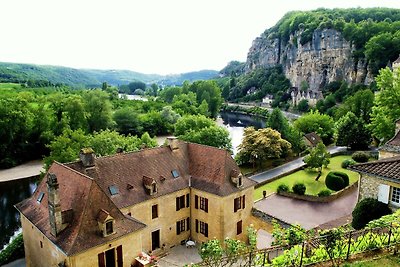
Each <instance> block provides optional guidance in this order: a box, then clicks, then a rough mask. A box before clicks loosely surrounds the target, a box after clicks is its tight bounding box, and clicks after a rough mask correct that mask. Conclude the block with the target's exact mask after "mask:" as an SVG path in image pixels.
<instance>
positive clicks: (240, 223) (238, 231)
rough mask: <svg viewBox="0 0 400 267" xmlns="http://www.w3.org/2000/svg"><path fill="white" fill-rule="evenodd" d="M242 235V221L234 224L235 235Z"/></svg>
mask: <svg viewBox="0 0 400 267" xmlns="http://www.w3.org/2000/svg"><path fill="white" fill-rule="evenodd" d="M241 233H242V221H241V220H240V221H238V222H237V223H236V234H237V235H240V234H241Z"/></svg>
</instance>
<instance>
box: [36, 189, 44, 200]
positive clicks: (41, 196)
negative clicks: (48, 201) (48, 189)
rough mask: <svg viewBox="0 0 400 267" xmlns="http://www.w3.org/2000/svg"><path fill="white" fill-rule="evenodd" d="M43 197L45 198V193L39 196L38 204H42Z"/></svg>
mask: <svg viewBox="0 0 400 267" xmlns="http://www.w3.org/2000/svg"><path fill="white" fill-rule="evenodd" d="M43 197H44V193H43V192H40V194H39V196H38V198H37V202H38V203H41V202H42V200H43Z"/></svg>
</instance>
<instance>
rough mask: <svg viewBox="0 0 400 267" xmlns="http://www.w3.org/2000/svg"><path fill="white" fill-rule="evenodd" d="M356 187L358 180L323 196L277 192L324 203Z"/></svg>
mask: <svg viewBox="0 0 400 267" xmlns="http://www.w3.org/2000/svg"><path fill="white" fill-rule="evenodd" d="M357 187H358V181H357V182H355V183H354V184H352V185H349V186H347V187H345V188H343V189H342V190H340V191H337V192H334V193H332V194H331V195H329V196H323V197H319V196H311V195H297V194H295V193H293V192H280V193H277V194H279V195H281V196H284V197H290V198H294V199H300V200H305V201H310V202H322V203H326V202H331V201H333V200H336V199H338V198H340V197H342V196H344V195H346V194H348V193H350V192H352V191H353V190H354V189H355V188H357Z"/></svg>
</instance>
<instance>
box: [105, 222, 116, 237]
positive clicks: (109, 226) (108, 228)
mask: <svg viewBox="0 0 400 267" xmlns="http://www.w3.org/2000/svg"><path fill="white" fill-rule="evenodd" d="M113 232H114V229H113V221H108V222H106V235H111V234H112V233H113Z"/></svg>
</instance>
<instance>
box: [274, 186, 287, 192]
mask: <svg viewBox="0 0 400 267" xmlns="http://www.w3.org/2000/svg"><path fill="white" fill-rule="evenodd" d="M288 191H289V186H288V185H287V184H280V185H279V186H278V188H277V189H276V192H278V193H280V192H288Z"/></svg>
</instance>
